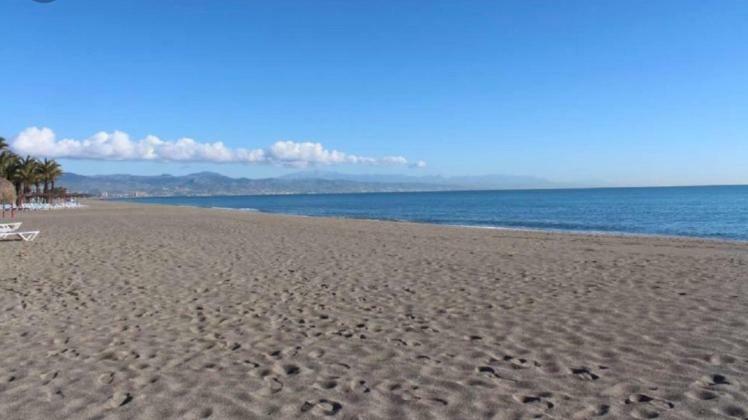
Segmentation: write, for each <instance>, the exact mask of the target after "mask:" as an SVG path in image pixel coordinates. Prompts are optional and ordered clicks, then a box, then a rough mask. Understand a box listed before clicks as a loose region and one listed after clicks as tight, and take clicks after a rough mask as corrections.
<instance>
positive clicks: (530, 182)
mask: <svg viewBox="0 0 748 420" xmlns="http://www.w3.org/2000/svg"><path fill="white" fill-rule="evenodd" d="M281 178H283V179H296V180H298V179H327V180H339V181H355V182H376V183H407V184H429V185H442V186H451V187H453V188H454V189H481V190H482V189H522V188H527V189H533V188H564V187H571V186H572V185H566V184H560V183H556V182H552V181H549V180H547V179H543V178H538V177H533V176H516V175H482V176H454V177H445V176H441V175H425V176H412V175H356V174H343V173H339V172H328V171H320V170H313V171H304V172H296V173H293V174H289V175H285V176H282V177H281Z"/></svg>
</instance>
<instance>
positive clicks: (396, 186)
mask: <svg viewBox="0 0 748 420" xmlns="http://www.w3.org/2000/svg"><path fill="white" fill-rule="evenodd" d="M58 184H59V185H61V186H64V187H65V188H67V189H68V190H69V191H73V192H80V193H87V194H93V195H106V196H114V197H117V196H133V195H139V196H178V195H180V196H185V195H186V196H190V195H193V196H194V195H199V196H204V195H249V194H322V193H360V192H398V191H448V190H489V189H523V188H526V189H532V188H560V187H568V185H562V184H557V183H554V182H551V181H548V180H545V179H542V178H536V177H530V176H509V175H486V176H472V177H471V176H461V177H443V176H408V175H353V174H342V173H337V172H325V171H305V172H297V173H293V174H289V175H284V176H281V177H277V178H262V179H249V178H231V177H227V176H224V175H221V174H217V173H214V172H198V173H194V174H189V175H182V176H173V175H168V174H165V175H156V176H138V175H94V176H84V175H78V174H74V173H66V174H64V175H63V176H62V178H61V179H60V181H59V183H58Z"/></svg>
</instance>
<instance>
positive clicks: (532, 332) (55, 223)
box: [0, 202, 748, 419]
mask: <svg viewBox="0 0 748 420" xmlns="http://www.w3.org/2000/svg"><path fill="white" fill-rule="evenodd" d="M18 220H19V221H23V223H24V228H26V229H34V230H37V229H38V230H41V232H42V233H41V235H40V236H39V238H38V239H37V240H36V241H35V242H32V243H22V242H1V243H0V267H1V270H0V325H1V326H0V341H1V342H2V346H0V367H1V369H0V412H2V413H3V415H2V418H4V419H37V418H47V419H61V418H73V419H89V418H91V419H93V418H96V419H103V418H107V419H109V418H111V419H120V418H121V419H167V418H171V419H196V418H215V419H253V418H257V419H260V418H289V419H290V418H323V417H328V416H329V417H333V418H340V419H399V418H403V419H472V418H475V419H482V418H491V419H494V418H495V419H514V418H555V419H587V418H611V419H613V418H631V417H633V418H665V419H705V418H727V419H745V418H748V293H747V292H748V244H740V243H728V242H716V241H703V240H690V239H674V238H641V237H602V236H589V235H575V234H556V233H536V232H520V231H500V230H486V229H469V228H454V227H439V226H430V225H418V224H409V223H390V222H376V221H353V220H336V219H317V218H306V217H291V216H280V215H267V214H257V213H245V212H237V211H227V210H205V209H192V208H177V207H160V206H144V205H134V204H123V203H109V202H92V203H91V206H90V207H89V208H87V209H79V210H60V211H50V212H37V213H28V214H23V215H21V216H19V218H18Z"/></svg>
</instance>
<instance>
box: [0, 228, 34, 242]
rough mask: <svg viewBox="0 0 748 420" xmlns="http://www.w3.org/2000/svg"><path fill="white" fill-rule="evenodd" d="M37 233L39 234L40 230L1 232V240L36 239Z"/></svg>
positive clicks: (27, 240)
mask: <svg viewBox="0 0 748 420" xmlns="http://www.w3.org/2000/svg"><path fill="white" fill-rule="evenodd" d="M37 235H39V231H38V230H30V231H28V232H0V240H5V239H21V240H24V241H26V242H29V241H33V240H34V239H36V237H37Z"/></svg>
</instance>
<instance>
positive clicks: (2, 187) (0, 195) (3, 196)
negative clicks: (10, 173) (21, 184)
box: [0, 178, 16, 205]
mask: <svg viewBox="0 0 748 420" xmlns="http://www.w3.org/2000/svg"><path fill="white" fill-rule="evenodd" d="M15 202H16V187H15V186H14V185H13V183H12V182H10V181H8V180H7V179H5V178H0V205H4V204H14V203H15Z"/></svg>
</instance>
